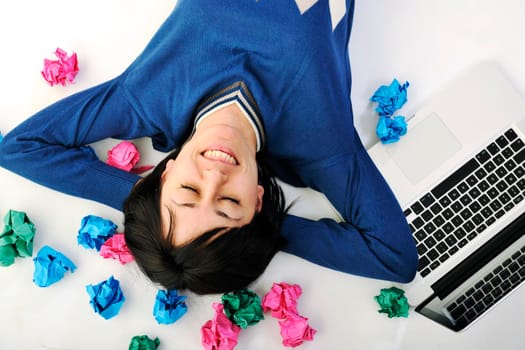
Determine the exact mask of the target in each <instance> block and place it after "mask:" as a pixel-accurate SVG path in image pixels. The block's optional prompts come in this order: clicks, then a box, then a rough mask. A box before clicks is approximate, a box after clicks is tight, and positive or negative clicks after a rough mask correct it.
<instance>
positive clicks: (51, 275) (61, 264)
mask: <svg viewBox="0 0 525 350" xmlns="http://www.w3.org/2000/svg"><path fill="white" fill-rule="evenodd" d="M33 261H34V263H35V272H34V273H33V282H34V283H35V284H36V285H37V286H39V287H48V286H50V285H52V284H53V283H55V282H58V281H60V280H61V279H62V278H63V277H64V274H65V273H66V272H68V271H71V272H72V273H73V272H75V269H76V268H77V267H76V266H75V264H74V263H73V262H72V261H71V260H69V259H68V258H67V257H66V256H65V255H64V254H62V253H60V252H58V251H56V250H55V249H53V248H51V247H50V246H47V245H46V246H43V247H42V248H41V249H40V250H39V251H38V253H37V256H36V257H35V258H34V259H33Z"/></svg>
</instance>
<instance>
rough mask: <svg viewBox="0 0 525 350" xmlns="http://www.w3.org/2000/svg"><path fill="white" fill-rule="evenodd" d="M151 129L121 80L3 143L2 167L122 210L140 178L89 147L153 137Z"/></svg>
mask: <svg viewBox="0 0 525 350" xmlns="http://www.w3.org/2000/svg"><path fill="white" fill-rule="evenodd" d="M149 128H151V127H149ZM149 128H148V125H146V124H145V123H144V122H143V121H142V120H141V118H140V117H139V115H138V114H137V113H136V112H135V111H134V109H133V108H132V106H131V105H130V103H129V101H128V100H127V99H126V96H125V93H124V91H123V88H122V87H121V86H120V85H119V80H118V78H116V79H113V80H110V81H108V82H105V83H102V84H100V85H98V86H95V87H92V88H90V89H87V90H84V91H82V92H79V93H77V94H74V95H71V96H69V97H67V98H65V99H62V100H60V101H58V102H56V103H54V104H52V105H51V106H49V107H47V108H45V109H43V110H41V111H40V112H38V113H36V114H35V115H33V116H32V117H30V118H29V119H27V120H26V121H24V122H23V123H22V124H20V125H19V126H17V127H16V128H15V129H13V130H12V131H10V132H9V133H8V134H7V135H5V137H4V140H3V141H2V142H1V143H0V166H2V167H4V168H6V169H8V170H11V171H13V172H15V173H17V174H19V175H21V176H24V177H26V178H28V179H30V180H32V181H34V182H37V183H39V184H42V185H44V186H47V187H50V188H53V189H55V190H58V191H61V192H64V193H68V194H71V195H74V196H78V197H82V198H87V199H91V200H95V201H98V202H101V203H104V204H107V205H109V206H111V207H113V208H115V209H117V210H121V209H122V204H123V201H124V199H125V198H126V196H127V194H128V193H129V191H130V190H131V188H132V186H133V185H134V183H135V182H136V181H137V180H138V178H139V177H138V176H137V175H135V174H131V173H128V172H126V171H123V170H120V169H117V168H114V167H111V166H109V165H107V164H106V163H104V162H103V161H100V160H99V159H98V158H97V157H96V155H95V154H94V153H93V152H90V151H89V150H88V149H87V148H86V147H84V146H85V145H87V144H89V143H92V142H96V141H99V140H102V139H105V138H118V139H132V138H138V137H142V136H149V135H152V134H153V131H152V130H149Z"/></svg>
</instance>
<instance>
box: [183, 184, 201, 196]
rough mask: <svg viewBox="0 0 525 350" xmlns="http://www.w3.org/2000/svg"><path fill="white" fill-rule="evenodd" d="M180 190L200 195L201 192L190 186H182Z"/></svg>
mask: <svg viewBox="0 0 525 350" xmlns="http://www.w3.org/2000/svg"><path fill="white" fill-rule="evenodd" d="M180 188H182V189H185V190H188V191H191V192H195V193H197V194H198V193H199V191H198V190H197V189H196V188H195V187H192V186H190V185H184V184H183V185H180Z"/></svg>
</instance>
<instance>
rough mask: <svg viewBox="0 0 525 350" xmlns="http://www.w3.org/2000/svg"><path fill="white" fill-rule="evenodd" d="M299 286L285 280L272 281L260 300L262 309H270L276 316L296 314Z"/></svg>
mask: <svg viewBox="0 0 525 350" xmlns="http://www.w3.org/2000/svg"><path fill="white" fill-rule="evenodd" d="M301 293H302V290H301V287H300V286H299V285H297V284H288V283H285V282H281V283H274V284H273V285H272V288H271V289H270V291H269V292H268V293H266V295H265V296H264V297H263V300H262V307H263V311H264V312H267V311H271V315H272V316H273V317H276V318H280V319H282V318H285V317H286V315H287V314H288V313H294V314H297V313H298V312H297V299H298V298H299V297H300V296H301Z"/></svg>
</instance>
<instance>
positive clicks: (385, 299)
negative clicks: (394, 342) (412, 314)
mask: <svg viewBox="0 0 525 350" xmlns="http://www.w3.org/2000/svg"><path fill="white" fill-rule="evenodd" d="M374 299H375V300H376V301H377V303H378V304H379V306H380V307H381V309H379V310H378V312H380V313H386V314H388V317H389V318H392V317H408V309H409V305H408V300H407V298H406V296H405V292H404V291H403V290H402V289H399V288H396V287H391V288H383V289H381V291H380V294H379V295H376V296H374Z"/></svg>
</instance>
